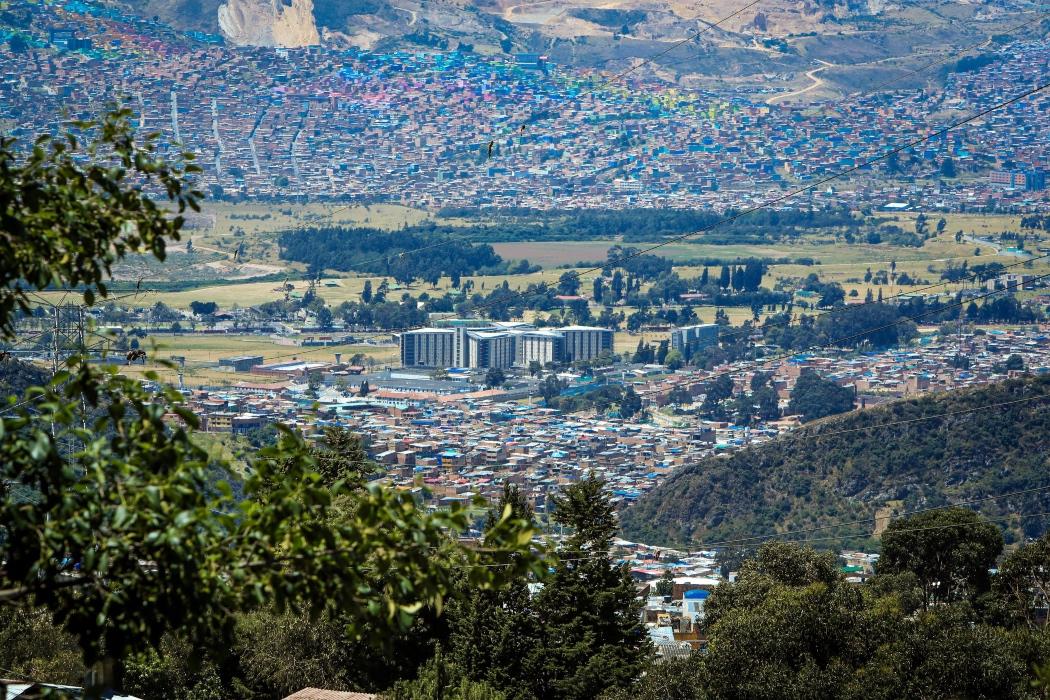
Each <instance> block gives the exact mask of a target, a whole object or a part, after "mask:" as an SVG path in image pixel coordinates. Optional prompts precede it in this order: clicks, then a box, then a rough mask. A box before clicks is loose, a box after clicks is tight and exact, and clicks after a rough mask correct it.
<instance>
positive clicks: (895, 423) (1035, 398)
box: [791, 394, 1050, 440]
mask: <svg viewBox="0 0 1050 700" xmlns="http://www.w3.org/2000/svg"><path fill="white" fill-rule="evenodd" d="M1048 398H1050V394H1040V395H1038V396H1029V397H1028V398H1025V399H1017V400H1015V401H1003V402H1001V403H993V404H988V405H986V406H977V407H976V408H964V409H960V410H958V411H949V412H947V413H937V414H934V415H930V416H921V417H919V418H907V419H905V420H898V421H891V422H889V423H876V424H874V425H866V426H864V427H861V428H847V429H845V430H835V431H833V432H830V433H813V434H809V435H792V436H791V437H792V438H794V439H797V440H805V439H813V440H823V439H824V438H829V437H835V436H836V435H846V434H849V433H859V432H863V431H865V430H875V429H877V428H892V427H894V426H898V425H910V424H912V423H921V422H922V421H928V420H934V419H936V418H951V417H952V416H961V415H965V414H968V413H977V412H978V411H983V410H986V409H989V408H1002V407H1004V406H1014V405H1016V404H1021V403H1028V402H1029V401H1040V400H1043V399H1048Z"/></svg>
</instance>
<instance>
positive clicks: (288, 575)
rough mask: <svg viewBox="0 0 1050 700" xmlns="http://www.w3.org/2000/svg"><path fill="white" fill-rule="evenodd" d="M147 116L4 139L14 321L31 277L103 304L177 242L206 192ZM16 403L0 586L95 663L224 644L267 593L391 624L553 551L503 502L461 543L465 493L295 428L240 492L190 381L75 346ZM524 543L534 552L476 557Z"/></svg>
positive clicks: (352, 619) (1, 455)
mask: <svg viewBox="0 0 1050 700" xmlns="http://www.w3.org/2000/svg"><path fill="white" fill-rule="evenodd" d="M130 117H131V112H130V111H128V110H116V111H114V112H112V113H111V114H109V115H108V116H107V117H106V118H105V119H104V120H103V121H102V122H101V123H98V124H92V123H85V122H77V123H74V124H72V125H71V127H70V128H71V130H72V131H74V132H76V133H77V134H78V136H73V135H70V136H68V137H66V138H62V139H49V138H42V139H40V140H38V141H37V143H36V145H35V146H34V148H33V149H32V152H31V153H30V155H29V156H28V158H26V159H23V160H19V159H18V158H17V157H16V156H15V153H14V150H13V144H12V142H11V140H10V139H4V140H3V141H2V142H0V203H2V206H0V232H2V234H6V238H7V240H8V242H9V244H10V250H9V252H8V254H7V255H5V256H3V258H2V259H0V331H2V332H3V333H5V334H8V335H10V334H11V333H12V332H13V330H14V327H13V321H14V314H15V311H16V309H18V308H22V309H23V310H27V309H28V305H29V295H30V294H31V292H32V291H33V290H40V289H43V288H45V287H48V286H51V285H54V286H58V287H62V288H65V287H78V286H82V288H83V292H82V294H83V298H84V301H85V302H86V303H88V304H91V303H93V302H94V301H95V300H96V299H99V298H104V297H105V296H106V294H107V291H108V289H107V284H108V275H109V273H110V270H111V268H112V266H113V265H114V263H116V262H117V261H119V260H120V259H122V258H123V257H125V256H127V255H130V254H138V253H147V254H152V255H153V256H155V257H157V258H163V256H164V252H165V246H166V244H167V242H168V241H172V240H178V239H179V235H180V229H181V226H182V224H183V217H182V212H184V210H186V209H187V208H188V209H197V208H198V201H199V198H200V195H199V193H198V192H196V191H194V190H193V189H191V188H190V187H189V185H188V179H187V178H188V177H190V176H192V173H193V172H194V171H195V170H196V168H195V166H193V165H192V163H191V162H190V160H191V157H190V156H189V155H186V156H184V158H183V160H182V161H181V162H180V163H176V164H174V165H171V164H168V163H166V162H164V161H162V160H160V159H159V158H157V157H156V155H155V148H154V140H153V137H146V138H145V139H141V138H139V137H138V136H136V135H135V134H134V132H133V130H132V128H131V127H130V123H129V120H130ZM82 138H87V139H88V145H87V146H86V147H85V146H83V145H82V142H81V139H82ZM153 194H160V195H163V196H166V197H167V199H168V200H170V202H171V203H172V204H173V205H174V209H175V213H172V212H171V211H169V208H168V207H166V206H163V205H162V204H160V203H159V202H157V201H155V200H154V198H153V197H152V195H153ZM147 378H148V379H151V380H152V381H154V382H157V381H159V380H158V378H157V377H156V376H155V375H153V374H147ZM8 404H9V405H8V408H7V409H6V411H5V413H4V415H3V417H2V419H0V421H2V422H0V428H2V430H0V527H2V532H3V535H2V537H0V561H3V566H2V568H0V603H6V604H16V605H29V606H35V607H37V608H39V609H42V610H44V611H46V612H47V614H50V615H51V616H53V619H54V620H55V622H56V623H57V624H58V625H60V626H61V627H62V628H64V629H65V630H67V631H68V632H70V633H71V634H72V635H73V636H74V638H75V639H76V643H77V645H78V646H79V648H80V650H81V652H82V653H83V656H84V659H85V661H86V662H88V663H91V662H94V661H96V660H98V659H103V658H105V659H108V660H113V661H116V662H118V666H119V662H120V661H122V660H123V659H125V658H126V657H128V655H129V654H131V653H132V652H133V651H134V652H139V651H142V650H144V649H147V648H150V647H152V648H157V647H158V646H159V644H160V643H161V641H162V639H163V637H164V635H165V634H166V633H167V632H169V631H177V632H178V633H179V634H182V635H185V637H186V638H188V639H190V640H192V642H193V647H194V648H204V647H205V646H207V645H208V644H214V643H219V644H222V643H223V640H224V639H228V638H229V636H230V634H231V633H232V629H233V621H234V614H235V613H236V612H237V611H242V610H252V609H255V608H258V607H260V606H264V605H274V606H276V607H277V608H278V609H286V608H288V607H300V608H302V609H305V610H307V611H310V612H311V613H314V614H318V613H321V612H322V611H326V610H328V611H339V612H340V613H341V614H343V615H345V621H346V624H347V626H348V627H349V628H351V629H354V630H357V632H362V633H363V632H364V631H365V630H372V631H373V632H374V633H376V634H377V635H379V636H383V635H389V633H390V632H391V631H397V630H402V629H405V628H407V626H408V625H410V624H411V623H412V620H413V618H414V616H415V614H416V613H417V612H418V611H419V610H420V609H421V608H422V607H423V606H426V605H430V606H436V607H437V608H440V607H441V605H442V601H443V599H444V598H445V596H446V595H447V593H448V591H449V590H450V589H451V586H452V579H453V574H454V572H462V571H466V572H467V576H468V578H469V580H471V581H472V583H473V584H475V585H478V586H480V587H486V586H490V585H495V584H497V583H499V581H500V580H502V579H503V578H504V576H506V575H511V574H515V573H516V574H521V573H522V572H524V571H529V570H533V569H534V568H535V567H537V566H538V564H537V559H536V557H535V556H534V555H533V554H532V553H531V548H530V547H529V539H530V537H531V531H530V530H529V529H528V528H527V527H526V526H525V525H524V524H523V523H520V522H518V521H513V520H511V519H510V518H506V519H501V520H500V522H499V523H498V524H497V525H496V526H495V527H493V528H491V529H490V530H489V531H488V533H487V535H486V538H485V545H484V546H483V547H482V548H480V549H472V548H466V547H463V546H461V545H459V544H458V543H457V541H456V540H455V539H454V538H453V537H450V535H454V534H455V533H457V532H462V531H465V530H466V529H467V528H468V527H469V525H470V523H471V516H470V514H469V512H468V510H467V509H464V508H453V509H451V510H446V511H439V512H436V513H432V514H431V513H427V512H425V511H423V510H421V509H420V508H419V507H417V505H416V503H415V501H414V500H413V499H412V497H411V496H410V495H408V494H402V493H397V492H393V491H386V490H383V489H380V488H377V487H375V486H371V485H369V486H362V485H361V483H360V479H359V478H358V477H359V474H358V472H357V470H356V464H357V462H356V461H355V460H354V459H353V457H352V455H351V458H350V461H351V463H352V464H346V463H345V461H344V460H343V457H342V456H339V458H338V459H337V458H336V457H335V456H334V455H331V454H330V451H329V452H325V451H324V449H322V450H321V451H320V452H319V453H315V452H313V451H312V450H311V449H310V447H309V445H308V444H307V443H306V442H305V441H304V440H303V438H302V437H301V436H299V435H298V434H296V433H292V432H288V431H285V432H284V434H283V435H282V436H281V438H280V440H279V441H277V443H276V444H275V445H273V446H272V447H269V448H266V449H264V450H261V451H260V452H259V453H258V454H257V455H255V456H254V457H253V458H252V459H251V460H250V465H249V466H250V469H249V472H248V475H247V476H246V477H245V478H244V480H243V482H242V483H239V484H236V485H237V487H238V488H237V489H236V491H235V490H234V488H233V486H234V481H235V479H234V477H233V476H232V475H233V470H232V468H231V466H230V465H228V464H223V463H221V462H216V460H215V459H214V458H209V457H208V455H207V454H206V453H205V452H204V451H203V450H202V449H200V448H199V447H198V446H197V445H196V444H195V443H194V440H193V432H194V429H195V428H196V427H197V418H196V416H194V415H193V414H192V413H191V412H189V411H188V410H187V409H186V408H185V406H184V403H183V397H182V396H181V395H180V394H179V393H178V392H176V391H174V390H173V389H170V388H165V389H161V390H160V391H159V392H157V393H153V392H148V391H147V390H146V389H145V388H144V387H143V386H142V385H141V384H139V383H138V382H137V381H133V380H131V379H128V378H125V377H122V376H120V375H119V374H118V373H117V370H116V368H114V367H101V368H100V367H98V366H96V365H94V364H89V363H87V362H86V361H84V360H82V359H81V358H79V357H77V356H73V357H72V358H70V359H69V361H68V362H67V363H65V364H64V366H63V369H62V371H61V372H60V373H59V374H58V376H56V377H55V378H54V379H53V380H52V381H51V382H50V383H49V385H47V386H44V387H38V388H30V389H28V390H26V391H25V392H24V393H23V394H21V395H17V396H11V397H10V398H9V399H8ZM328 439H329V437H326V440H328ZM340 449H341V448H340ZM344 499H353V507H352V508H343V507H340V503H341V502H342V501H343V500H344ZM508 552H518V553H519V556H517V557H515V558H513V559H509V560H508V559H503V560H502V561H503V563H502V564H501V566H500V567H487V566H475V564H479V563H484V562H485V561H489V560H490V559H489V558H490V557H492V556H498V555H501V554H506V553H508ZM456 575H462V574H461V573H456Z"/></svg>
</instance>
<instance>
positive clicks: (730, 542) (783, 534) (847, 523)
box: [699, 396, 1050, 548]
mask: <svg viewBox="0 0 1050 700" xmlns="http://www.w3.org/2000/svg"><path fill="white" fill-rule="evenodd" d="M1042 398H1046V397H1045V396H1044V397H1042ZM1044 491H1050V485H1048V486H1039V487H1035V488H1030V489H1023V490H1021V491H1012V492H1010V493H1003V494H999V495H998V496H987V497H985V498H976V499H973V500H971V501H960V502H958V503H950V504H948V505H944V506H931V507H929V508H917V509H915V510H910V511H904V512H901V513H897V514H896V515H893V516H891V517H892V518H895V519H900V518H906V517H910V516H912V515H918V514H920V513H930V512H934V511H938V510H948V509H951V508H961V507H963V506H972V505H976V504H978V503H987V502H989V501H998V500H1001V499H1004V498H1012V497H1013V496H1024V495H1027V494H1031V493H1041V492H1044ZM879 519H880V518H878V517H877V516H874V515H873V516H871V517H870V518H861V519H859V520H846V521H840V522H836V523H830V524H828V525H819V526H816V527H808V528H799V529H795V530H785V531H784V532H777V533H771V534H768V535H755V536H752V537H738V538H735V539H729V540H715V541H714V542H704V541H702V540H701V541H700V543H699V544H700V547H702V548H703V547H722V546H726V545H734V546H739V545H741V544H744V543H748V542H756V541H758V542H760V541H764V540H769V539H781V538H784V537H792V536H794V535H805V534H808V533H810V532H823V531H825V530H833V529H836V528H840V527H851V526H854V525H866V524H868V523H874V522H876V521H878V520H879ZM887 519H889V518H887Z"/></svg>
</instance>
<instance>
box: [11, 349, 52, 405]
mask: <svg viewBox="0 0 1050 700" xmlns="http://www.w3.org/2000/svg"><path fill="white" fill-rule="evenodd" d="M49 381H51V375H50V374H49V373H48V372H45V371H44V370H42V369H40V368H39V367H37V366H36V365H31V364H29V363H28V362H22V361H21V360H16V359H14V358H4V359H0V396H21V395H22V394H23V393H25V390H26V389H28V388H29V387H31V386H46V385H47V383H48V382H49Z"/></svg>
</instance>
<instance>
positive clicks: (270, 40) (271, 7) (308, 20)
mask: <svg viewBox="0 0 1050 700" xmlns="http://www.w3.org/2000/svg"><path fill="white" fill-rule="evenodd" d="M219 27H220V28H221V29H222V33H223V34H224V35H225V36H226V38H227V39H228V40H229V41H230V42H231V43H233V44H237V45H239V46H283V47H288V48H293V47H298V46H312V45H315V44H319V43H321V35H320V34H319V33H318V31H317V23H316V22H315V21H314V3H313V0H226V2H225V3H223V4H222V5H220V6H219Z"/></svg>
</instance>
